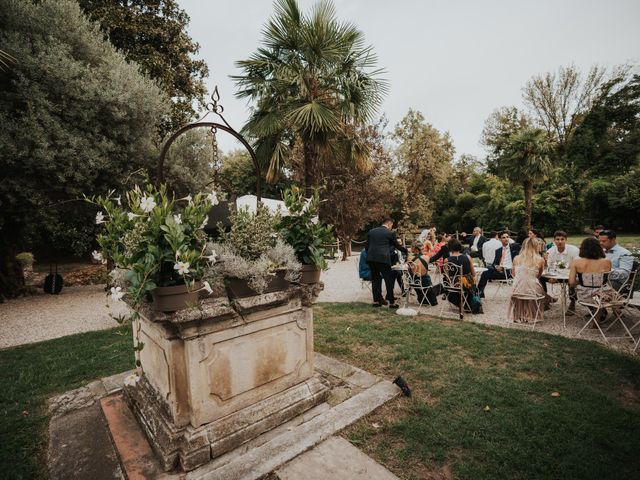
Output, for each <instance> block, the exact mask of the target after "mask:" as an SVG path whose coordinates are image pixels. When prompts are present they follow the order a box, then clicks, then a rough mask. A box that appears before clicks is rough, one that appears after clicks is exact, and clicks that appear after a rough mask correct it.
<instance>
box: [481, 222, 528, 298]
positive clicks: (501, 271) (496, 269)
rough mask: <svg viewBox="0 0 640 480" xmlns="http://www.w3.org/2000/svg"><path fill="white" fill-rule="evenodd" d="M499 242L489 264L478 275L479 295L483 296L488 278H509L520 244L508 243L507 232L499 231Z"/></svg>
mask: <svg viewBox="0 0 640 480" xmlns="http://www.w3.org/2000/svg"><path fill="white" fill-rule="evenodd" d="M500 243H501V246H500V247H498V248H497V249H496V250H495V252H494V257H493V259H492V261H491V264H490V265H488V266H487V270H486V271H484V272H482V275H480V282H478V290H479V291H480V297H484V289H485V287H486V286H487V282H488V281H489V280H504V279H505V278H511V268H512V267H513V259H514V258H516V255H518V253H519V252H520V245H519V244H517V243H509V232H508V231H503V232H500Z"/></svg>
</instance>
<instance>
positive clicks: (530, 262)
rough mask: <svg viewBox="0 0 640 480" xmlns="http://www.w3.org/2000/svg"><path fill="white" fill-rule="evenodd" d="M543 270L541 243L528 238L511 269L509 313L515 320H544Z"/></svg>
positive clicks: (518, 321) (517, 321)
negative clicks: (511, 286)
mask: <svg viewBox="0 0 640 480" xmlns="http://www.w3.org/2000/svg"><path fill="white" fill-rule="evenodd" d="M543 270H544V258H542V257H541V256H540V244H539V242H538V240H537V239H536V238H527V239H526V240H525V241H524V242H523V243H522V249H521V250H520V253H519V254H518V256H516V258H515V259H514V260H513V268H512V270H511V274H512V275H513V278H514V280H513V292H512V293H511V300H510V302H509V312H508V314H509V318H510V319H511V320H513V321H514V322H516V323H520V322H523V323H529V322H538V321H542V319H543V312H544V309H543V308H542V306H541V305H540V306H539V305H538V304H539V302H542V301H543V299H544V295H545V293H544V289H543V288H542V284H541V283H540V281H539V279H540V277H541V276H542V271H543ZM522 297H529V299H526V298H522ZM536 297H538V298H537V299H536Z"/></svg>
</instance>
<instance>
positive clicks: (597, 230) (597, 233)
mask: <svg viewBox="0 0 640 480" xmlns="http://www.w3.org/2000/svg"><path fill="white" fill-rule="evenodd" d="M602 230H605V228H604V225H596V226H595V227H593V236H594V237H596V238H597V239H598V240H600V232H601V231H602Z"/></svg>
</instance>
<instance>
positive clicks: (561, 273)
mask: <svg viewBox="0 0 640 480" xmlns="http://www.w3.org/2000/svg"><path fill="white" fill-rule="evenodd" d="M542 276H543V277H544V278H546V279H547V280H555V281H556V282H558V283H559V284H560V287H561V289H562V290H561V292H560V306H561V308H562V325H563V327H564V328H567V297H568V296H569V270H556V271H554V272H550V271H548V270H545V271H544V272H543V273H542Z"/></svg>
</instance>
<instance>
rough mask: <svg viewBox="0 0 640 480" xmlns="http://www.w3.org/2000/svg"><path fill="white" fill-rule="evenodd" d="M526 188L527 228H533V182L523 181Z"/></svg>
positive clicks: (525, 210) (525, 209)
mask: <svg viewBox="0 0 640 480" xmlns="http://www.w3.org/2000/svg"><path fill="white" fill-rule="evenodd" d="M522 186H523V188H524V212H525V217H526V225H525V227H526V229H527V230H531V211H532V203H533V182H531V181H529V180H525V181H524V182H522Z"/></svg>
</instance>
